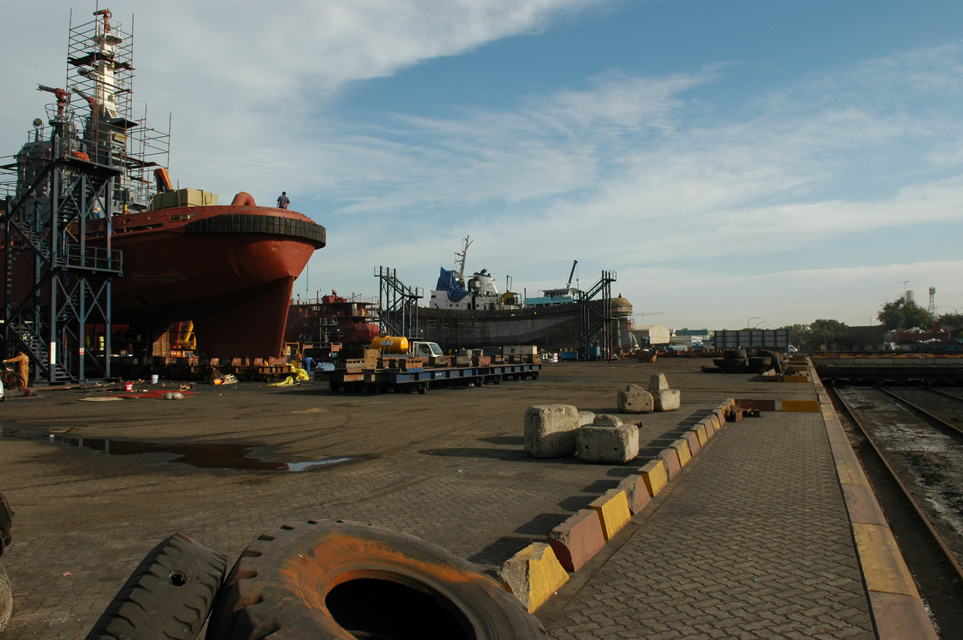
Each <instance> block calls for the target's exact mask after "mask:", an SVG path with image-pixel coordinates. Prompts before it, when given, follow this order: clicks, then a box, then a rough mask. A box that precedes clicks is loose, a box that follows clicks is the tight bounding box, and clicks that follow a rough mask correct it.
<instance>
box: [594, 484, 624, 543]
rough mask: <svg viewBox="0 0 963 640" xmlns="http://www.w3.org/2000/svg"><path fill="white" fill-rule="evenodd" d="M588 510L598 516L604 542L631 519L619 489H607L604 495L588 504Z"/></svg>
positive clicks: (622, 492)
mask: <svg viewBox="0 0 963 640" xmlns="http://www.w3.org/2000/svg"><path fill="white" fill-rule="evenodd" d="M589 509H592V510H594V511H595V512H596V513H598V514H599V520H601V521H602V533H603V534H604V535H605V540H606V541H608V540H611V539H612V538H613V537H615V534H617V533H618V532H619V531H620V530H621V529H622V527H624V526H625V525H626V524H628V522H629V520H631V519H632V515H631V514H630V513H629V501H628V498H626V496H625V492H624V491H621V490H619V489H609V490H608V491H606V492H605V493H604V494H602V495H601V496H599V497H598V498H596V499H595V500H592V502H590V503H589Z"/></svg>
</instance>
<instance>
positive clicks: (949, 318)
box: [937, 313, 963, 332]
mask: <svg viewBox="0 0 963 640" xmlns="http://www.w3.org/2000/svg"><path fill="white" fill-rule="evenodd" d="M937 320H939V321H940V328H941V329H943V330H944V331H954V332H956V331H963V313H944V314H943V315H941V316H940V317H939V318H937Z"/></svg>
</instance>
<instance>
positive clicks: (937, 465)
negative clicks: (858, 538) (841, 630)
mask: <svg viewBox="0 0 963 640" xmlns="http://www.w3.org/2000/svg"><path fill="white" fill-rule="evenodd" d="M929 391H930V390H928V389H922V388H919V389H916V388H914V389H911V390H910V389H906V388H900V389H899V390H898V391H895V392H894V391H892V390H884V389H880V388H872V387H846V388H840V389H833V390H832V391H831V393H832V395H833V402H834V404H835V405H836V407H837V410H839V413H840V417H841V418H843V422H844V424H845V425H846V426H847V431H848V433H849V436H850V440H851V441H852V443H853V448H854V449H855V450H856V453H857V455H858V456H859V458H860V462H861V463H862V465H863V468H864V470H865V471H866V474H867V476H868V477H869V479H870V482H871V484H872V485H873V490H874V491H875V493H876V495H877V499H878V500H879V503H880V505H881V506H882V508H883V511H884V513H885V514H886V518H887V520H888V521H889V524H890V527H891V528H892V530H893V533H894V535H895V537H896V539H897V541H898V543H899V546H900V550H901V551H902V553H903V557H904V558H905V559H906V562H907V565H908V566H909V568H910V570H911V572H912V573H913V575H914V577H915V578H916V581H917V585H918V587H919V590H920V595H921V596H922V597H923V599H924V601H925V602H926V603H927V606H928V608H929V610H930V613H931V616H932V617H933V619H934V621H935V622H936V624H937V626H938V627H939V628H940V629H941V630H942V632H943V637H945V638H950V637H958V636H954V635H953V634H956V633H958V632H959V630H960V629H963V568H961V563H963V431H961V429H960V425H961V424H963V423H961V420H963V400H961V399H960V398H958V397H953V398H952V399H948V398H945V397H941V396H939V395H938V394H935V393H929ZM909 396H912V397H911V398H910V397H909ZM935 398H939V399H938V400H936V399H935Z"/></svg>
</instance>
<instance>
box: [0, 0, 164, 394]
mask: <svg viewBox="0 0 963 640" xmlns="http://www.w3.org/2000/svg"><path fill="white" fill-rule="evenodd" d="M93 15H94V19H93V20H91V21H89V22H87V23H84V24H81V25H78V26H74V25H73V19H72V18H71V25H70V28H69V30H68V43H67V78H66V80H67V81H66V85H65V87H66V88H65V89H61V88H53V87H47V86H44V85H40V87H39V89H40V90H41V91H45V92H49V93H52V94H54V96H55V97H56V104H52V105H48V106H47V124H49V126H50V130H49V138H48V135H47V131H46V127H45V126H44V122H43V120H41V119H40V118H37V119H36V120H34V131H33V132H32V135H31V138H30V139H29V140H28V142H27V144H25V145H24V146H23V148H22V149H21V150H20V152H19V153H18V154H17V155H16V162H15V163H14V164H12V165H7V166H4V167H3V168H4V169H6V170H12V171H15V173H16V186H15V188H14V189H13V190H12V191H11V190H9V189H8V191H7V196H6V199H5V202H4V217H3V230H4V234H5V236H4V239H5V243H4V251H3V268H4V277H5V281H4V288H3V315H4V321H5V322H4V327H3V331H2V335H3V340H4V350H5V352H6V354H7V355H10V354H12V353H13V352H15V351H17V350H20V351H23V352H24V353H26V354H27V355H28V356H29V357H30V360H31V363H32V365H33V369H34V378H35V379H46V380H47V381H48V382H50V383H55V382H77V381H84V380H86V379H88V378H91V377H109V376H110V356H111V344H110V340H111V329H112V322H111V278H112V277H113V276H118V275H121V274H122V273H123V259H122V255H121V252H120V251H118V250H115V249H113V248H112V247H111V231H112V229H111V224H110V219H111V217H112V216H114V215H117V214H122V213H124V212H126V211H127V210H128V209H132V210H141V211H142V210H145V209H147V208H148V206H149V203H150V195H151V190H152V184H151V181H150V179H149V176H148V175H146V172H147V171H148V170H149V168H150V167H153V166H156V165H157V162H155V161H154V160H153V159H152V158H156V157H158V156H161V155H167V156H169V149H170V142H169V140H170V136H169V133H168V134H163V133H158V132H156V131H154V130H151V129H147V128H146V127H143V126H142V125H141V123H139V122H135V121H134V120H132V118H131V81H132V78H133V70H134V68H133V65H132V59H133V58H132V56H133V37H132V33H127V32H125V31H124V30H123V29H122V27H121V25H120V24H119V23H117V22H114V21H112V20H111V14H110V11H108V10H106V9H98V10H97V11H95V12H94V14H93ZM74 96H79V97H80V98H81V99H83V103H81V104H83V107H82V108H80V109H74V108H72V106H71V98H72V97H74ZM145 115H146V114H145ZM11 193H12V195H11Z"/></svg>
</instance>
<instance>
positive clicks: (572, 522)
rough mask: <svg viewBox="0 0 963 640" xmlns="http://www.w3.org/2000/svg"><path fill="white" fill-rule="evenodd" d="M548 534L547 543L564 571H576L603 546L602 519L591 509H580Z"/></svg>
mask: <svg viewBox="0 0 963 640" xmlns="http://www.w3.org/2000/svg"><path fill="white" fill-rule="evenodd" d="M548 535H549V540H548V544H549V545H550V546H551V547H552V550H553V551H554V552H555V557H556V558H558V561H559V564H561V565H562V566H563V567H564V568H565V570H566V571H573V572H574V571H578V570H579V569H581V568H582V567H583V566H585V563H586V562H588V561H589V560H591V559H592V558H593V557H594V556H595V554H597V553H598V552H599V551H601V550H602V547H604V546H605V535H604V534H603V533H602V521H601V520H600V519H599V515H598V513H596V512H595V511H593V510H592V509H580V510H579V512H578V513H576V514H575V515H573V516H572V517H571V518H569V519H568V520H566V521H565V522H563V523H562V524H560V525H558V526H557V527H555V528H554V529H552V532H551V533H549V534H548Z"/></svg>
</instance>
